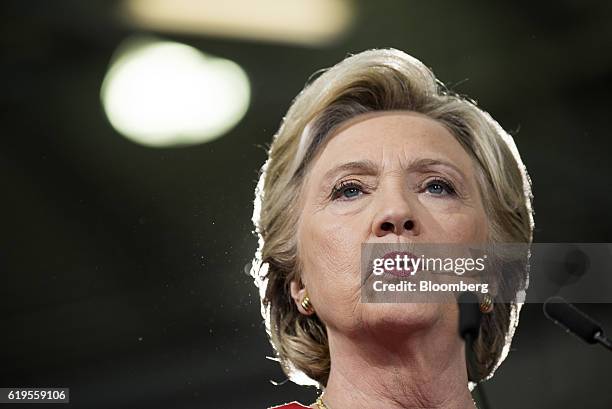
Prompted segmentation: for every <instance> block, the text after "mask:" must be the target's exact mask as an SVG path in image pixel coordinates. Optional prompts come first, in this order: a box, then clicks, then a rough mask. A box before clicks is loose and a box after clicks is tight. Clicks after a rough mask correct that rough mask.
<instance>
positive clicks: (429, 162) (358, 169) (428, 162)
mask: <svg viewBox="0 0 612 409" xmlns="http://www.w3.org/2000/svg"><path fill="white" fill-rule="evenodd" d="M431 166H446V167H448V168H451V169H452V170H454V171H455V172H457V173H458V174H459V175H460V176H461V177H462V178H464V179H465V174H464V173H463V172H462V171H461V169H459V168H458V167H457V166H455V165H453V164H452V163H450V162H448V161H445V160H442V159H433V158H421V159H416V160H413V161H411V162H410V163H409V164H408V167H407V168H406V169H405V170H406V171H407V172H419V171H424V170H425V169H426V168H429V167H431ZM343 172H355V173H357V174H362V175H378V174H379V168H378V165H377V164H376V163H374V162H372V161H371V160H368V159H365V160H358V161H351V162H346V163H342V164H340V165H338V166H334V167H333V168H331V169H330V170H328V171H327V172H325V175H324V176H323V180H324V181H329V180H330V179H332V178H333V177H334V176H336V175H338V174H339V173H343Z"/></svg>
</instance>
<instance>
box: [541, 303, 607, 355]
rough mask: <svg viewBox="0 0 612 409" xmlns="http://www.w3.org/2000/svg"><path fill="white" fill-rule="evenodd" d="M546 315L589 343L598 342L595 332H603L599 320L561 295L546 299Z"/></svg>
mask: <svg viewBox="0 0 612 409" xmlns="http://www.w3.org/2000/svg"><path fill="white" fill-rule="evenodd" d="M544 315H546V317H547V318H548V319H550V320H552V321H554V322H555V323H556V324H557V325H560V326H561V327H563V328H564V329H565V330H566V331H569V332H571V333H573V334H574V335H577V336H578V337H580V338H582V339H583V340H584V341H586V342H588V343H589V344H594V343H596V342H597V340H596V339H595V334H596V333H598V332H603V330H602V328H601V326H600V325H599V324H598V323H597V322H595V321H594V320H593V319H592V318H591V317H589V316H588V315H586V314H585V313H584V312H582V311H580V310H579V309H578V308H576V307H575V306H574V305H572V304H570V303H568V302H567V301H565V300H564V299H563V298H561V297H550V298H549V299H548V300H546V302H545V303H544Z"/></svg>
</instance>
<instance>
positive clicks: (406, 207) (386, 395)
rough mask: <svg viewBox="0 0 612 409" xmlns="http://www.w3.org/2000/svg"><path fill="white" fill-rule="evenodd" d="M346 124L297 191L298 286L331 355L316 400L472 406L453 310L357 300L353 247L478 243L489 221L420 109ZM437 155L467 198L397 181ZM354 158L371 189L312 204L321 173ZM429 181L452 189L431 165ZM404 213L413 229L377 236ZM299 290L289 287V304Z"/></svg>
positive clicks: (458, 153) (337, 407) (460, 153)
mask: <svg viewBox="0 0 612 409" xmlns="http://www.w3.org/2000/svg"><path fill="white" fill-rule="evenodd" d="M351 122H352V124H351V126H344V127H342V128H341V130H340V131H339V132H338V133H336V134H335V135H334V136H333V138H331V139H330V140H328V141H327V143H326V145H325V147H324V148H322V151H321V152H319V154H318V155H317V156H316V157H315V158H314V159H313V163H312V166H310V167H309V171H308V174H307V175H306V180H305V181H304V185H303V187H304V189H303V190H302V192H303V196H300V197H301V199H300V200H301V201H302V203H301V207H302V213H301V214H300V217H299V225H298V229H297V231H298V233H297V234H298V237H297V239H298V247H299V250H298V251H299V257H300V261H301V262H302V264H303V272H302V275H303V282H304V284H305V287H306V288H307V289H308V293H309V297H310V299H311V301H312V303H313V305H314V307H315V310H316V311H317V315H318V316H319V318H320V319H321V320H322V321H323V322H324V323H325V324H326V328H327V332H328V340H329V349H330V356H331V370H330V376H329V381H328V384H327V388H326V392H325V400H326V402H327V403H329V405H330V407H333V408H334V409H344V408H349V407H351V408H364V409H365V408H371V407H377V408H389V409H396V408H398V409H399V408H408V407H414V408H426V407H427V408H453V409H459V408H474V404H473V402H472V400H471V397H470V393H469V390H468V389H467V373H466V368H465V360H464V346H463V342H462V341H461V340H460V338H459V336H458V335H457V325H458V311H457V306H456V304H433V303H431V304H416V303H411V304H364V303H360V298H361V285H360V280H359V276H360V251H361V243H362V242H375V243H383V242H410V241H415V242H421V243H431V242H434V243H435V242H445V243H450V242H453V243H463V242H474V241H484V240H485V239H486V237H487V234H488V231H487V226H488V224H487V220H486V216H485V212H484V208H483V205H482V199H481V198H480V195H479V194H478V190H477V187H476V182H475V176H474V167H473V163H472V160H471V159H470V157H469V156H468V154H467V153H466V152H465V151H464V150H463V148H462V147H461V146H460V144H459V143H458V142H457V141H456V140H455V139H454V137H453V136H452V135H451V134H450V133H449V131H448V130H447V129H446V128H445V127H444V126H442V125H441V124H439V123H437V122H436V121H434V120H431V119H429V118H427V117H424V116H423V115H420V114H413V113H409V112H401V113H399V112H395V113H393V114H390V113H378V115H373V114H368V115H367V118H365V119H364V118H359V120H355V121H351ZM441 157H442V159H444V160H445V161H447V162H450V163H452V164H454V165H455V166H457V167H458V168H460V169H461V171H462V173H464V174H465V180H464V181H463V183H462V184H457V189H463V190H464V193H465V194H462V195H461V196H459V197H455V196H444V197H435V196H433V194H432V193H429V192H415V191H414V190H413V189H412V188H410V189H406V183H405V180H406V178H408V179H410V177H411V176H413V175H410V174H409V175H408V176H407V175H406V167H407V166H408V167H409V166H410V164H411V163H413V162H414V161H415V160H419V159H422V158H438V159H439V158H441ZM360 159H369V160H371V161H373V162H374V163H376V164H377V167H379V166H382V167H380V168H378V169H379V172H377V174H378V180H377V181H376V183H375V186H376V189H374V191H373V192H372V193H371V194H368V195H363V194H359V196H358V197H356V198H355V199H349V200H347V201H342V200H339V201H327V202H322V201H321V196H322V193H321V192H320V191H319V186H321V184H322V178H323V174H324V173H325V172H326V171H328V170H329V169H330V168H331V167H333V166H335V165H336V164H339V163H341V162H346V161H350V160H360ZM428 174H429V173H428ZM432 174H436V175H439V176H442V175H445V176H446V177H445V178H446V179H451V181H453V182H454V183H456V179H457V176H458V175H455V178H452V177H451V175H449V173H448V172H443V171H441V170H440V171H439V172H438V171H433V172H432ZM352 176H355V179H359V178H360V177H362V176H363V175H362V176H357V175H352ZM352 176H351V179H352V178H353V177H352ZM373 177H375V178H376V176H373ZM409 185H410V186H412V184H409ZM459 185H463V187H459ZM408 217H409V218H411V219H412V220H414V222H415V227H414V229H412V230H410V231H406V230H403V229H402V230H401V231H400V232H390V231H381V230H380V224H381V223H382V221H384V220H392V221H393V223H394V225H396V226H398V227H401V224H402V223H401V222H400V221H402V220H404V219H406V218H408ZM304 290H305V289H299V287H297V286H292V289H291V293H292V296H293V298H294V299H295V302H296V304H297V305H298V308H300V306H299V303H300V302H301V299H302V298H303V295H304Z"/></svg>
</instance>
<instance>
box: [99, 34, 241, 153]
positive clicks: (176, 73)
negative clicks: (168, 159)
mask: <svg viewBox="0 0 612 409" xmlns="http://www.w3.org/2000/svg"><path fill="white" fill-rule="evenodd" d="M101 99H102V104H103V106H104V110H105V112H106V115H107V116H108V119H109V121H110V122H111V124H112V125H113V127H114V128H115V129H116V130H117V131H118V132H120V133H121V134H122V135H124V136H125V137H127V138H128V139H131V140H132V141H134V142H137V143H139V144H142V145H146V146H157V147H163V146H175V145H193V144H198V143H202V142H206V141H210V140H212V139H215V138H217V137H219V136H221V135H223V134H224V133H226V132H227V131H229V130H230V129H231V128H232V127H234V126H235V125H236V124H237V123H238V122H239V121H240V120H241V119H242V117H243V116H244V114H245V113H246V110H247V108H248V105H249V99H250V86H249V80H248V78H247V75H246V74H245V72H244V71H243V70H242V68H240V66H239V65H238V64H236V63H234V62H232V61H229V60H226V59H222V58H216V57H212V56H210V55H206V54H204V53H202V52H200V51H198V50H197V49H195V48H193V47H190V46H187V45H184V44H180V43H175V42H169V41H151V40H142V39H140V40H128V41H127V42H126V43H124V45H122V46H120V47H119V50H118V51H117V57H116V58H115V59H114V61H113V62H112V63H111V67H110V69H109V70H108V72H107V74H106V77H105V78H104V82H103V83H102V89H101Z"/></svg>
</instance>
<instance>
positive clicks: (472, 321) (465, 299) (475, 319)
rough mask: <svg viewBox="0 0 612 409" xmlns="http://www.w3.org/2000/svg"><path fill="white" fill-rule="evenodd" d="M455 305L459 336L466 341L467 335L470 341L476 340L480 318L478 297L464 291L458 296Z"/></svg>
mask: <svg viewBox="0 0 612 409" xmlns="http://www.w3.org/2000/svg"><path fill="white" fill-rule="evenodd" d="M457 304H458V305H459V335H461V338H463V339H466V336H467V335H468V334H469V335H470V336H471V337H472V339H476V337H478V331H479V329H480V320H481V318H482V313H481V312H480V301H479V300H478V297H477V296H476V294H474V293H473V292H471V291H465V292H463V293H461V294H460V295H459V298H458V299H457Z"/></svg>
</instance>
